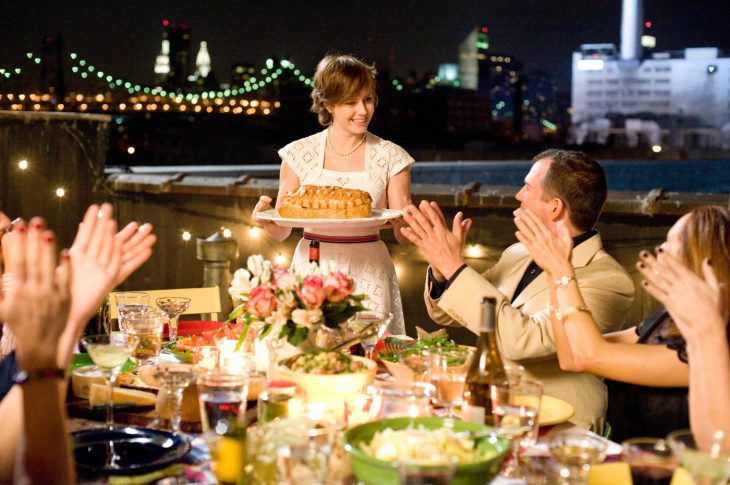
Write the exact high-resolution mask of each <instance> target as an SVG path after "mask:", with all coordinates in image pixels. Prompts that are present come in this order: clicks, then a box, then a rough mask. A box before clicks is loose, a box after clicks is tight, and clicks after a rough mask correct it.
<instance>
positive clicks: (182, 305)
mask: <svg viewBox="0 0 730 485" xmlns="http://www.w3.org/2000/svg"><path fill="white" fill-rule="evenodd" d="M157 306H158V307H160V308H161V309H162V311H163V312H165V313H167V316H168V317H169V318H170V326H169V330H170V331H169V338H170V342H175V341H176V340H177V318H178V317H179V316H180V315H182V314H183V313H185V310H187V309H188V307H189V306H190V298H183V297H181V296H168V297H164V298H158V299H157Z"/></svg>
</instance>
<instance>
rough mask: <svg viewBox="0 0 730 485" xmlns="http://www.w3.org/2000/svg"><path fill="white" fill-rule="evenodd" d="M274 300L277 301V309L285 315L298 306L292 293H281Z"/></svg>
mask: <svg viewBox="0 0 730 485" xmlns="http://www.w3.org/2000/svg"><path fill="white" fill-rule="evenodd" d="M276 299H277V300H278V301H279V305H278V307H279V308H281V309H282V310H283V311H285V312H286V313H290V312H291V311H292V309H294V308H296V307H297V305H298V304H299V302H298V301H297V299H296V297H295V296H294V292H293V291H282V292H280V293H279V294H278V295H277V297H276Z"/></svg>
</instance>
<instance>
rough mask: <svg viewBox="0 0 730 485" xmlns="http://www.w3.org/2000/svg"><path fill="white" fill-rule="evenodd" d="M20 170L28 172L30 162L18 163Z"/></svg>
mask: <svg viewBox="0 0 730 485" xmlns="http://www.w3.org/2000/svg"><path fill="white" fill-rule="evenodd" d="M18 168H19V169H21V170H27V169H28V160H25V159H23V160H21V161H19V162H18Z"/></svg>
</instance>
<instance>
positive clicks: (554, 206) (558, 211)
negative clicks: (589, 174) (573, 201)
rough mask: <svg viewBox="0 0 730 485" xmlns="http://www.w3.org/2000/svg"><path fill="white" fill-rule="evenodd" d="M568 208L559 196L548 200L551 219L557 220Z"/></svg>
mask: <svg viewBox="0 0 730 485" xmlns="http://www.w3.org/2000/svg"><path fill="white" fill-rule="evenodd" d="M567 210H568V208H567V207H565V203H564V202H563V199H561V198H560V197H553V199H552V200H551V201H550V213H549V214H550V219H551V220H552V221H557V220H559V219H561V218H562V217H563V215H565V213H566V211H567Z"/></svg>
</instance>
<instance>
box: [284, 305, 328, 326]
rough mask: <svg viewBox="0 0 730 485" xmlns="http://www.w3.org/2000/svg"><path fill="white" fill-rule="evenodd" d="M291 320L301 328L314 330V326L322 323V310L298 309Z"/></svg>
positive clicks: (292, 314)
mask: <svg viewBox="0 0 730 485" xmlns="http://www.w3.org/2000/svg"><path fill="white" fill-rule="evenodd" d="M291 319H292V321H293V322H294V323H296V324H297V325H299V326H300V327H307V328H312V325H315V324H317V323H322V310H320V309H319V308H317V309H315V310H305V309H303V308H297V309H296V310H294V311H293V312H292V313H291Z"/></svg>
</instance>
